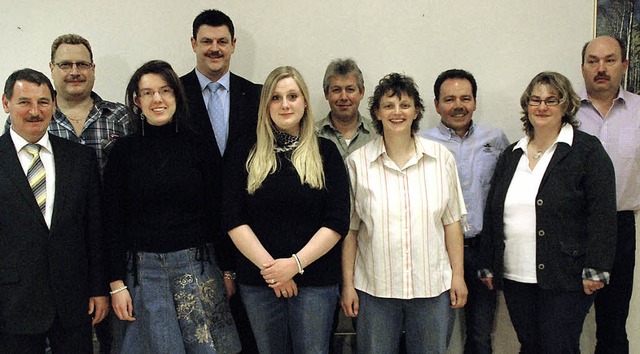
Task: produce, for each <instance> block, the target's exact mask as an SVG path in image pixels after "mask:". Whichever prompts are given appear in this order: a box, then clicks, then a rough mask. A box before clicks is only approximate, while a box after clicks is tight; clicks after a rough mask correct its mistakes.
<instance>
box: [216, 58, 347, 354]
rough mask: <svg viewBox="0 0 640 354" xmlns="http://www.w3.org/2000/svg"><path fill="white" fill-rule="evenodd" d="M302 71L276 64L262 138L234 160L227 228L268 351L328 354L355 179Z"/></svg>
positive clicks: (261, 344) (264, 98)
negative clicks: (318, 126)
mask: <svg viewBox="0 0 640 354" xmlns="http://www.w3.org/2000/svg"><path fill="white" fill-rule="evenodd" d="M308 102H309V94H308V90H307V86H306V84H305V83H304V81H303V79H302V77H301V76H300V73H299V72H298V71H297V70H296V69H294V68H292V67H289V66H284V67H279V68H277V69H275V70H273V71H272V72H271V73H270V74H269V76H268V77H267V79H266V81H265V84H264V86H263V88H262V93H261V98H260V107H259V111H258V126H257V130H256V135H257V141H256V142H255V144H253V145H251V144H250V143H249V142H245V147H242V146H241V145H242V144H237V145H236V146H234V148H233V150H231V151H230V152H229V153H230V155H229V158H228V159H227V160H228V161H229V163H227V165H226V166H225V174H226V177H225V188H224V189H225V195H224V202H225V212H224V213H225V214H224V222H225V229H226V230H228V232H229V236H230V237H231V239H232V240H233V242H234V243H235V245H236V246H237V248H238V249H239V250H240V252H241V253H242V254H243V255H244V257H240V258H241V259H240V260H239V261H238V264H237V272H238V283H239V284H240V294H241V297H242V301H243V302H244V304H245V307H246V308H247V314H248V316H249V321H250V322H251V327H252V330H253V333H254V335H255V337H256V341H257V344H258V349H259V350H260V353H286V352H290V351H293V352H294V353H302V352H305V353H327V352H328V350H329V338H330V335H331V333H330V332H331V323H332V319H333V312H334V309H335V306H336V303H337V299H338V283H339V281H340V248H339V247H334V246H336V244H337V243H338V242H339V241H340V240H341V238H342V237H343V236H344V235H346V233H347V231H348V226H349V187H348V178H347V174H346V170H345V166H344V163H343V162H342V158H341V156H340V153H339V152H338V150H337V148H336V147H335V145H334V144H333V143H332V142H331V141H329V140H325V139H322V138H318V137H317V136H316V135H315V130H314V119H313V114H312V112H311V107H310V106H309V104H308Z"/></svg>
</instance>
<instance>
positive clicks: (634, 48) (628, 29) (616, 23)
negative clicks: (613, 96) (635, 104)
mask: <svg viewBox="0 0 640 354" xmlns="http://www.w3.org/2000/svg"><path fill="white" fill-rule="evenodd" d="M595 6H596V21H595V34H596V36H601V35H610V36H614V37H618V38H620V39H622V40H623V41H624V42H625V43H626V46H627V47H626V48H624V49H625V50H626V53H627V58H628V59H629V69H628V70H627V75H626V77H625V80H624V81H623V83H622V85H623V86H624V87H625V89H626V90H627V91H630V92H635V93H640V0H596V3H595Z"/></svg>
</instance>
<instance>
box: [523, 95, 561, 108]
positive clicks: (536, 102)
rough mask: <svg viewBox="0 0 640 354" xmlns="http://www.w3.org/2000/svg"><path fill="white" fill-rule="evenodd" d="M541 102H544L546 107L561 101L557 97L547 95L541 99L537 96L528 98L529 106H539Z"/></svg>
mask: <svg viewBox="0 0 640 354" xmlns="http://www.w3.org/2000/svg"><path fill="white" fill-rule="evenodd" d="M542 102H544V104H545V105H547V107H551V106H557V105H559V104H560V102H561V101H560V99H558V98H557V97H549V98H547V99H546V100H541V99H539V98H530V99H529V106H539V105H541V104H542Z"/></svg>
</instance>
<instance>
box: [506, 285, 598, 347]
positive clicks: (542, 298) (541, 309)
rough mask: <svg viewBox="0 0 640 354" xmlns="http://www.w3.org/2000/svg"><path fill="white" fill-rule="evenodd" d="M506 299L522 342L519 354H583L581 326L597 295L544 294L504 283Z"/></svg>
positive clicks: (531, 287)
mask: <svg viewBox="0 0 640 354" xmlns="http://www.w3.org/2000/svg"><path fill="white" fill-rule="evenodd" d="M504 299H505V302H506V303H507V308H508V309H509V317H510V318H511V322H512V323H513V328H514V329H515V330H516V334H517V335H518V341H520V353H525V354H538V353H545V354H554V353H557V354H566V353H580V334H581V333H582V325H583V324H584V319H585V317H587V313H588V312H589V308H591V305H592V304H593V299H594V295H585V293H584V292H583V291H582V290H579V291H555V290H545V289H542V288H541V287H539V286H538V284H526V283H520V282H516V281H512V280H508V279H505V280H504Z"/></svg>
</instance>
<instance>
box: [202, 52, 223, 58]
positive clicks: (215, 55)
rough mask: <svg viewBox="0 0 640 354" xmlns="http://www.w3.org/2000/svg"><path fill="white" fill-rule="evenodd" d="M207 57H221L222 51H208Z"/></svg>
mask: <svg viewBox="0 0 640 354" xmlns="http://www.w3.org/2000/svg"><path fill="white" fill-rule="evenodd" d="M206 56H208V57H212V58H222V53H221V52H220V51H218V50H217V51H215V52H209V53H207V55H206Z"/></svg>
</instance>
